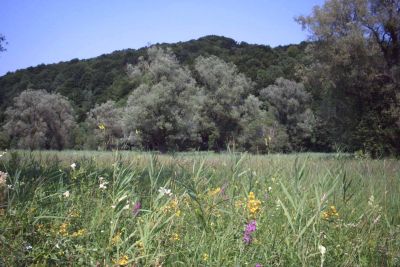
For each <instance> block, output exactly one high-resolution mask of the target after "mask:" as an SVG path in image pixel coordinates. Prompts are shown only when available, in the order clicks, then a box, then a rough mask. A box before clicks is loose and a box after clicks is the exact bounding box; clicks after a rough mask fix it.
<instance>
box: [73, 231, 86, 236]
mask: <svg viewBox="0 0 400 267" xmlns="http://www.w3.org/2000/svg"><path fill="white" fill-rule="evenodd" d="M85 234H86V229H79V230H78V231H76V232H73V233H72V234H71V236H72V237H80V236H83V235H85Z"/></svg>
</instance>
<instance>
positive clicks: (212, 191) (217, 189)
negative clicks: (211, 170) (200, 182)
mask: <svg viewBox="0 0 400 267" xmlns="http://www.w3.org/2000/svg"><path fill="white" fill-rule="evenodd" d="M220 192H221V187H217V188H215V189H214V190H211V191H209V192H208V195H209V196H210V197H213V196H216V195H218V194H219V193H220Z"/></svg>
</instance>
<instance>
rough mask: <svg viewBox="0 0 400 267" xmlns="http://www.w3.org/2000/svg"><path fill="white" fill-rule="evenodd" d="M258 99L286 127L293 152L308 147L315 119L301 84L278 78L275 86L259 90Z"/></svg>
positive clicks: (309, 99) (309, 101) (307, 96)
mask: <svg viewBox="0 0 400 267" xmlns="http://www.w3.org/2000/svg"><path fill="white" fill-rule="evenodd" d="M260 97H261V98H262V99H263V100H265V101H267V102H268V103H269V104H270V105H271V106H272V107H273V110H274V112H275V115H276V118H277V120H278V122H279V123H281V124H282V125H284V126H285V127H286V131H287V135H288V138H289V144H288V146H289V147H291V148H292V149H294V150H295V151H299V150H302V149H306V148H307V147H309V146H310V143H311V137H312V134H313V131H314V127H315V117H314V114H313V112H312V110H311V109H310V106H311V97H310V95H309V94H308V93H307V92H306V91H305V90H304V86H303V84H301V83H296V82H293V81H289V80H286V79H283V78H278V79H277V80H276V81H275V84H273V85H270V86H268V87H267V88H265V89H263V90H261V92H260Z"/></svg>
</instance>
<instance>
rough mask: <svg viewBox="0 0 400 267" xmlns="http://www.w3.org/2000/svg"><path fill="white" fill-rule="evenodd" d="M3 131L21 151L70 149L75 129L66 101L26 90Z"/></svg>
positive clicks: (12, 108)
mask: <svg viewBox="0 0 400 267" xmlns="http://www.w3.org/2000/svg"><path fill="white" fill-rule="evenodd" d="M6 116H7V120H6V124H5V125H4V129H5V130H6V131H7V133H8V134H9V135H10V137H11V143H12V144H14V145H15V146H16V147H18V148H29V149H31V150H32V149H64V148H68V147H71V139H72V134H71V133H73V131H74V128H75V126H76V125H75V121H74V116H73V109H72V107H71V105H70V103H69V101H68V99H67V98H65V97H63V96H61V95H59V94H50V93H47V92H46V91H44V90H26V91H23V92H22V93H21V94H20V95H19V96H18V97H16V98H14V103H13V106H11V107H9V108H8V109H7V110H6Z"/></svg>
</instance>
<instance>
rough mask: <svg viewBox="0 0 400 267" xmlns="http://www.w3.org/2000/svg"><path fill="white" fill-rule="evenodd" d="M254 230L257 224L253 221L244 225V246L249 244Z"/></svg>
mask: <svg viewBox="0 0 400 267" xmlns="http://www.w3.org/2000/svg"><path fill="white" fill-rule="evenodd" d="M255 230H257V222H256V221H255V220H252V221H250V222H249V223H248V224H246V228H245V229H244V234H243V242H244V243H245V244H246V245H249V244H250V243H251V240H252V238H251V233H253V232H254V231H255Z"/></svg>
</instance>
